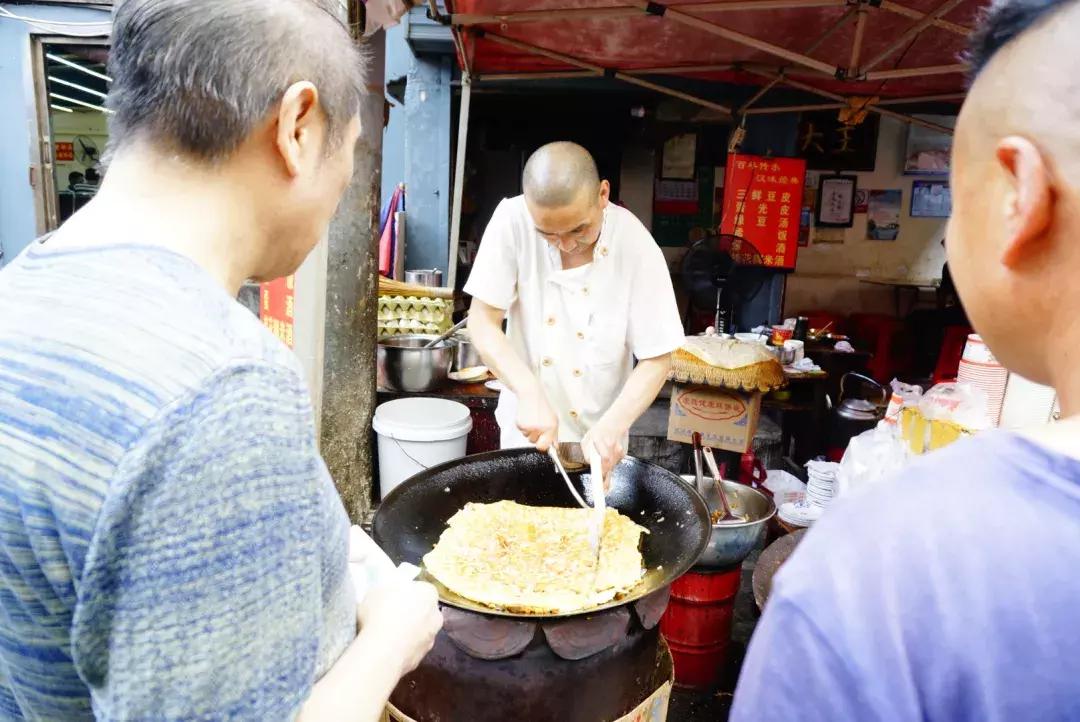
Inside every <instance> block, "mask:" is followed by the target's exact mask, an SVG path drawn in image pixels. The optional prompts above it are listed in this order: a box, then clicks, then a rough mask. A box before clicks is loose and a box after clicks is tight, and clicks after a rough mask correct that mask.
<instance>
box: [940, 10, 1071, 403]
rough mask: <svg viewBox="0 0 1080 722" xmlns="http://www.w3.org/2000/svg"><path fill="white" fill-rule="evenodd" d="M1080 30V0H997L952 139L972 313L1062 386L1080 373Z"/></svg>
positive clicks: (1026, 365) (956, 262)
mask: <svg viewBox="0 0 1080 722" xmlns="http://www.w3.org/2000/svg"><path fill="white" fill-rule="evenodd" d="M1078 27H1080V0H995V2H994V4H993V5H992V6H991V7H990V9H989V10H988V11H987V12H986V13H985V14H984V16H983V17H982V19H981V21H980V26H979V28H978V29H977V31H976V32H975V34H974V36H973V39H972V51H971V54H970V56H969V59H970V61H971V64H972V71H973V74H974V78H973V80H972V84H971V89H970V91H969V93H968V97H967V99H966V100H965V102H964V107H963V109H962V110H961V112H960V116H959V118H958V120H957V123H956V137H955V140H954V143H953V158H952V179H951V183H952V200H953V208H952V217H951V218H950V220H949V235H948V255H949V269H950V271H951V275H952V277H953V279H954V281H955V283H956V287H957V290H958V291H959V293H960V297H961V299H962V301H963V304H964V309H965V310H966V311H967V314H968V317H969V318H970V319H971V321H972V322H973V324H974V325H975V328H976V330H977V331H979V333H981V334H982V336H983V338H984V339H985V340H986V342H987V343H988V344H989V345H990V348H991V349H992V350H993V351H994V354H995V355H996V356H997V358H998V360H999V361H1001V362H1002V363H1003V364H1005V365H1006V366H1007V367H1009V368H1010V369H1011V370H1013V371H1015V372H1017V373H1019V374H1021V375H1023V376H1025V377H1027V378H1030V379H1033V380H1036V381H1040V382H1042V383H1054V385H1056V381H1058V380H1059V379H1060V378H1061V376H1062V374H1068V373H1073V371H1071V370H1069V369H1065V368H1064V367H1058V365H1059V363H1060V362H1059V361H1058V360H1056V358H1055V354H1056V353H1057V350H1056V349H1060V348H1061V347H1062V346H1063V344H1064V345H1066V346H1067V345H1068V343H1069V342H1070V341H1075V342H1076V343H1080V327H1075V324H1074V323H1073V318H1072V315H1074V312H1073V311H1072V309H1074V308H1075V307H1076V305H1077V304H1080V285H1078V284H1076V283H1075V279H1074V278H1073V274H1074V270H1073V269H1075V268H1077V267H1078V266H1080V243H1077V238H1078V237H1080V136H1078V134H1077V133H1076V128H1077V125H1078V123H1080V73H1077V72H1076V70H1077V68H1078V67H1080V43H1078V42H1077V31H1076V29H1077V28H1078ZM1049 289H1053V291H1052V292H1048V290H1049ZM1078 380H1080V379H1078ZM1077 388H1078V392H1077V394H1076V398H1075V399H1071V400H1070V404H1071V405H1073V406H1075V407H1076V408H1077V409H1078V410H1080V386H1078V387H1077ZM1064 407H1065V404H1064V403H1063V404H1062V408H1064Z"/></svg>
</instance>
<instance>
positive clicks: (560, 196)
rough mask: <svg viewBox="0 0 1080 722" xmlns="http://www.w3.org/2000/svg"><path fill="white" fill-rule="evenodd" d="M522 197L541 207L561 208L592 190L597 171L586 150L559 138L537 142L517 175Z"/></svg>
mask: <svg viewBox="0 0 1080 722" xmlns="http://www.w3.org/2000/svg"><path fill="white" fill-rule="evenodd" d="M521 185H522V188H523V190H524V191H525V197H526V198H528V199H529V201H530V202H532V203H535V204H536V205H538V206H541V207H543V208H561V207H563V206H567V205H570V204H571V203H573V202H575V201H576V200H577V199H578V198H580V197H581V194H582V192H583V191H585V192H588V193H595V192H596V189H597V188H598V187H599V185H600V173H599V172H598V171H597V169H596V161H594V160H593V157H592V155H590V154H589V151H587V150H585V149H584V148H583V147H581V146H580V145H578V144H577V143H571V142H569V141H565V140H560V141H556V142H554V143H548V144H547V145H543V146H541V147H540V148H539V149H538V150H537V151H536V152H535V153H533V154H532V155H531V156H529V160H528V161H526V163H525V171H524V173H522V176H521Z"/></svg>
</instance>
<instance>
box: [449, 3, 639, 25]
mask: <svg viewBox="0 0 1080 722" xmlns="http://www.w3.org/2000/svg"><path fill="white" fill-rule="evenodd" d="M641 14H642V13H641V10H640V9H639V8H636V7H625V6H624V7H613V8H566V9H563V10H523V11H521V12H515V13H502V14H494V15H491V14H488V15H481V14H476V13H454V14H453V15H451V16H450V23H451V24H452V25H460V26H466V27H467V26H471V25H517V24H521V23H539V22H555V21H560V20H564V21H565V20H603V19H619V18H630V17H641Z"/></svg>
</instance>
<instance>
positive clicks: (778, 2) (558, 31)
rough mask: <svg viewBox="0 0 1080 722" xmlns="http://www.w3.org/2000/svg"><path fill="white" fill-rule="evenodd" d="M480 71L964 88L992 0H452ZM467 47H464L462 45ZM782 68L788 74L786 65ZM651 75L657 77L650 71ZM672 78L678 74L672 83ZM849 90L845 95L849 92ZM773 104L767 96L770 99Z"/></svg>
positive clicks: (830, 98)
mask: <svg viewBox="0 0 1080 722" xmlns="http://www.w3.org/2000/svg"><path fill="white" fill-rule="evenodd" d="M448 3H449V8H450V12H451V13H452V15H451V24H452V25H454V26H455V30H456V32H457V33H458V35H459V37H460V38H461V39H462V43H461V45H460V46H459V54H458V55H459V62H461V63H462V65H463V67H464V68H465V69H467V70H469V71H470V72H471V73H472V75H473V76H474V77H476V76H479V77H481V78H483V77H485V76H488V77H490V76H500V75H502V76H505V75H507V74H511V75H515V76H516V75H519V74H529V75H532V74H536V73H542V74H548V73H557V74H560V75H561V74H563V73H570V74H574V75H576V74H581V75H582V76H587V75H603V74H607V75H608V76H613V77H617V78H618V79H620V80H623V81H626V82H632V83H635V84H638V85H645V87H649V84H655V85H661V86H664V83H665V81H664V79H663V78H662V77H658V76H663V75H680V76H686V77H695V78H700V79H708V80H718V81H726V82H735V83H741V84H749V85H757V86H760V85H764V84H767V83H770V82H773V83H774V84H781V83H782V84H784V85H788V86H792V87H796V88H800V89H802V90H805V91H808V92H813V93H815V94H817V95H819V96H824V97H823V98H821V102H822V103H829V102H833V103H840V102H846V98H847V97H850V96H878V97H880V98H881V99H882V100H883V101H885V104H888V103H889V102H890V101H889V100H888V99H896V100H894V101H893V102H897V100H898V99H910V98H923V97H925V96H930V98H932V99H950V98H939V96H953V97H952V98H951V99H959V98H960V97H961V96H962V94H963V92H964V76H963V65H962V62H961V60H960V55H961V52H962V51H963V49H964V47H965V43H966V41H967V35H968V33H969V32H970V28H971V25H972V24H973V22H974V18H975V15H976V13H977V12H978V10H979V8H980V7H981V6H983V5H985V4H986V3H985V0H945V1H944V2H942V0H896V1H894V0H870V1H868V2H863V3H860V2H848V1H847V0H726V1H725V2H715V1H713V0H675V1H674V2H672V3H671V4H669V5H662V4H658V3H650V2H645V1H644V0H642V1H640V2H638V1H637V0H448ZM463 54H464V58H462V55H463ZM781 73H782V74H783V75H782V79H780V80H777V76H778V75H779V74H781ZM643 76H647V77H648V79H647V80H646V79H645V77H643ZM664 88H665V89H666V88H667V86H664ZM841 96H842V97H841ZM762 104H764V105H769V103H768V100H767V99H766V100H765V101H763V102H759V103H758V105H762Z"/></svg>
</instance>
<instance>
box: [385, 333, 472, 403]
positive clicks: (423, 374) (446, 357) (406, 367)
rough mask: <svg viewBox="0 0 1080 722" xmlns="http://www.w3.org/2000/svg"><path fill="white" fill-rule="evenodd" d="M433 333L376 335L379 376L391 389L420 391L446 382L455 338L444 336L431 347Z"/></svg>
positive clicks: (431, 388)
mask: <svg viewBox="0 0 1080 722" xmlns="http://www.w3.org/2000/svg"><path fill="white" fill-rule="evenodd" d="M435 338H436V337H435V336H425V335H421V334H409V335H404V336H384V337H382V338H380V339H379V349H378V363H379V380H380V382H381V383H383V384H385V385H386V386H387V387H388V388H390V389H391V390H393V391H404V392H406V393H423V392H426V391H434V390H435V389H437V388H439V387H440V386H442V385H443V384H445V383H446V381H447V377H448V376H449V374H450V366H451V365H452V364H453V363H454V349H455V348H456V347H457V342H455V341H453V340H450V339H447V340H446V341H440V342H439V343H437V344H436V345H435V346H434V347H432V348H423V346H424V344H426V343H428V342H429V341H432V340H433V339H435Z"/></svg>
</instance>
